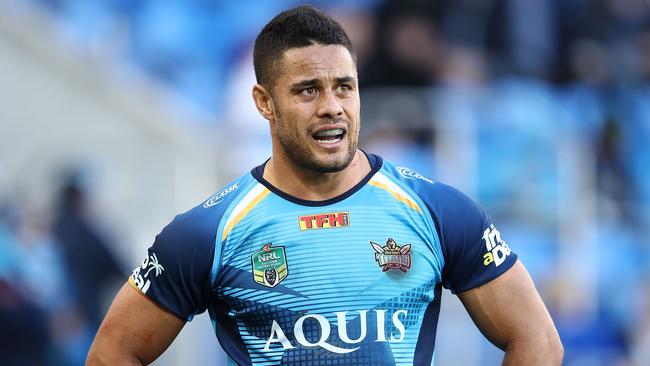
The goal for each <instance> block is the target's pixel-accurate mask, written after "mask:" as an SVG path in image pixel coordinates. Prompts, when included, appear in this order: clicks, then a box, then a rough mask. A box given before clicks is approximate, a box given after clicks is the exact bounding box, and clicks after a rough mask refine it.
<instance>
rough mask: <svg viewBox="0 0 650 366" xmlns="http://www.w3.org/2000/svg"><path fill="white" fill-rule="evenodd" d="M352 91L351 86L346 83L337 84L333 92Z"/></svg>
mask: <svg viewBox="0 0 650 366" xmlns="http://www.w3.org/2000/svg"><path fill="white" fill-rule="evenodd" d="M351 91H352V86H351V85H348V84H339V85H337V86H336V89H334V92H335V93H349V92H351Z"/></svg>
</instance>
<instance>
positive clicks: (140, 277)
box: [131, 253, 165, 294]
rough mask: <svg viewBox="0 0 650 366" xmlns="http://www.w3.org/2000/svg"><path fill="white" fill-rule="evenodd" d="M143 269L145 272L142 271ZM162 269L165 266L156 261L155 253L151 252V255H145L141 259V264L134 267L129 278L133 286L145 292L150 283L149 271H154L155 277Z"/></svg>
mask: <svg viewBox="0 0 650 366" xmlns="http://www.w3.org/2000/svg"><path fill="white" fill-rule="evenodd" d="M145 270H146V272H144V273H142V272H143V271H145ZM164 270H165V268H164V267H163V266H162V265H161V264H160V263H158V257H156V253H151V255H149V256H147V257H146V258H145V259H144V260H143V261H142V264H140V265H139V266H137V267H135V269H134V270H133V273H131V280H133V284H134V285H135V287H137V288H138V289H139V290H140V291H142V293H143V294H146V293H147V290H149V286H150V285H151V280H150V279H149V273H150V272H151V271H154V273H155V274H156V277H158V276H160V274H161V273H163V271H164Z"/></svg>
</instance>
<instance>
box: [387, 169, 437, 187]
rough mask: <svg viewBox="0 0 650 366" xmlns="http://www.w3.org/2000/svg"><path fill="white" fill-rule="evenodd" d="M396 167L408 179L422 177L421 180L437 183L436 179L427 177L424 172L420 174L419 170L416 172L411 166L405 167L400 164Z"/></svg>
mask: <svg viewBox="0 0 650 366" xmlns="http://www.w3.org/2000/svg"><path fill="white" fill-rule="evenodd" d="M396 169H397V171H398V172H399V173H400V174H401V175H402V177H404V178H406V179H421V180H423V181H425V182H429V183H431V184H434V183H435V181H434V180H432V179H429V178H427V177H425V176H424V175H422V174H420V173H418V172H416V171H414V170H412V169H410V168H406V167H403V166H398V167H397V168H396Z"/></svg>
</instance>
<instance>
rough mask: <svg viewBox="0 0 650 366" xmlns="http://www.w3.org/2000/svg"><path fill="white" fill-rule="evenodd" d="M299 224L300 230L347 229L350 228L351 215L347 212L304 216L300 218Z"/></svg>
mask: <svg viewBox="0 0 650 366" xmlns="http://www.w3.org/2000/svg"><path fill="white" fill-rule="evenodd" d="M298 223H299V224H300V230H311V229H327V228H333V227H346V226H350V213H349V212H347V211H345V212H329V213H323V214H316V215H304V216H300V217H298Z"/></svg>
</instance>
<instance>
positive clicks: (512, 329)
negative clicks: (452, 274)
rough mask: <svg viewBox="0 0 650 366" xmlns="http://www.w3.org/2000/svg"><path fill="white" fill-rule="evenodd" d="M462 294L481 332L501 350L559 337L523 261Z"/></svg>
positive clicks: (462, 299)
mask: <svg viewBox="0 0 650 366" xmlns="http://www.w3.org/2000/svg"><path fill="white" fill-rule="evenodd" d="M459 297H460V300H461V301H462V303H463V305H464V306H465V308H466V309H467V311H468V313H469V315H470V316H471V318H472V320H473V321H474V323H475V324H476V325H477V327H478V328H479V329H480V331H481V332H482V333H483V334H484V335H485V336H486V337H487V338H488V339H489V340H490V341H491V342H492V343H493V344H494V345H496V346H497V347H499V348H501V349H506V348H507V347H509V346H511V345H512V344H514V343H515V342H518V341H521V340H524V341H525V340H529V339H531V340H532V339H533V338H534V337H538V336H540V335H541V336H544V337H555V336H557V332H556V331H555V326H554V325H553V321H552V319H551V316H550V315H549V313H548V311H547V310H546V307H545V306H544V303H543V302H542V299H541V297H540V296H539V294H538V293H537V290H536V289H535V285H534V284H533V280H532V279H531V278H530V275H529V274H528V272H527V271H526V268H525V267H524V266H523V264H522V263H521V262H519V261H517V262H516V263H515V264H514V265H513V266H512V267H511V268H510V269H509V270H508V271H506V272H505V273H503V274H502V275H501V276H499V277H497V278H495V279H494V280H492V281H490V282H488V283H486V284H484V285H483V286H480V287H477V288H475V289H472V290H469V291H467V292H464V293H462V294H460V295H459Z"/></svg>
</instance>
